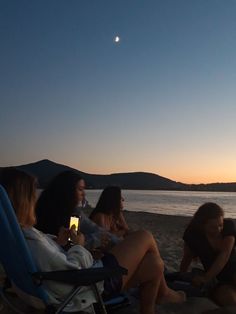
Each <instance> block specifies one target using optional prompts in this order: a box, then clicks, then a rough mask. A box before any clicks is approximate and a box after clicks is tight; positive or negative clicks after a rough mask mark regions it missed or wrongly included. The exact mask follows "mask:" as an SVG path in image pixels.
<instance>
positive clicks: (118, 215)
mask: <svg viewBox="0 0 236 314" xmlns="http://www.w3.org/2000/svg"><path fill="white" fill-rule="evenodd" d="M123 202H124V198H123V197H122V195H121V189H120V188H119V187H118V186H108V187H106V188H105V189H104V190H103V192H102V194H101V196H100V198H99V200H98V202H97V205H96V207H95V209H94V210H93V211H92V213H91V215H90V219H91V220H93V221H94V222H95V223H96V224H98V225H99V226H100V227H103V228H105V229H106V230H107V231H109V232H111V233H113V234H115V235H116V236H118V237H124V236H125V235H126V234H127V233H128V232H129V227H128V225H127V223H126V221H125V217H124V214H123V212H122V211H123Z"/></svg>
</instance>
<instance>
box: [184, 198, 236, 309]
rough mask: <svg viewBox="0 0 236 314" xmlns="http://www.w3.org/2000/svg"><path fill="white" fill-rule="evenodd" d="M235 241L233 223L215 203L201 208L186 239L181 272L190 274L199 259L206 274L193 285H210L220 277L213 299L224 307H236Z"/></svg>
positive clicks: (235, 232)
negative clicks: (193, 262)
mask: <svg viewBox="0 0 236 314" xmlns="http://www.w3.org/2000/svg"><path fill="white" fill-rule="evenodd" d="M235 237H236V229H235V225H234V222H233V220H232V219H224V211H223V209H222V208H221V207H220V206H218V205H217V204H215V203H205V204H203V205H202V206H200V207H199V209H198V210H197V211H196V213H195V214H194V216H193V218H192V220H191V222H190V224H189V225H188V227H187V228H186V230H185V232H184V236H183V239H184V252H183V258H182V261H181V265H180V271H181V272H185V271H187V270H188V267H189V266H190V264H191V262H192V260H193V259H194V258H195V257H199V259H200V261H201V263H202V265H203V267H204V269H205V273H204V274H203V275H198V276H196V277H195V278H194V279H193V283H195V285H202V284H206V283H208V282H210V281H211V280H212V279H214V278H215V277H216V278H217V279H218V281H219V285H218V286H217V287H216V288H215V289H214V290H213V291H212V296H213V299H214V300H215V302H217V303H218V304H220V305H231V304H236V250H235Z"/></svg>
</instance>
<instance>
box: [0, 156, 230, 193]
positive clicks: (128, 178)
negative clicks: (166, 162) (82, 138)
mask: <svg viewBox="0 0 236 314" xmlns="http://www.w3.org/2000/svg"><path fill="white" fill-rule="evenodd" d="M16 167H17V168H19V169H22V170H24V171H27V172H29V173H31V174H32V175H34V176H35V177H37V179H38V182H39V186H40V188H45V186H47V184H48V182H49V181H50V180H51V179H52V178H53V177H54V176H55V175H57V174H58V173H60V172H62V171H65V170H72V171H76V172H78V173H79V174H80V175H81V177H82V178H84V179H85V181H86V184H87V188H88V189H103V188H104V187H106V186H108V185H118V186H120V187H121V188H122V189H126V190H169V191H207V192H209V191H211V192H236V182H230V183H209V184H186V183H182V182H176V181H174V180H171V179H169V178H165V177H162V176H159V175H157V174H154V173H148V172H130V173H114V174H109V175H97V174H89V173H85V172H82V171H80V170H78V169H74V168H71V167H68V166H66V165H62V164H58V163H55V162H53V161H51V160H48V159H43V160H40V161H37V162H34V163H30V164H25V165H19V166H16ZM1 168H2V167H1ZM1 168H0V170H1Z"/></svg>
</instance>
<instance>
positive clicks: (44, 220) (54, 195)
mask: <svg viewBox="0 0 236 314" xmlns="http://www.w3.org/2000/svg"><path fill="white" fill-rule="evenodd" d="M81 179H82V178H81V176H80V175H79V174H78V173H77V172H75V171H71V170H68V171H63V172H61V173H59V174H58V175H57V176H55V177H54V178H53V179H52V181H51V182H50V183H49V185H48V187H47V188H46V189H45V190H44V191H43V192H42V193H41V195H40V197H39V199H38V201H37V203H36V215H37V225H36V227H37V228H38V229H39V230H41V231H43V232H44V233H50V234H54V235H57V234H58V231H59V229H60V227H62V226H64V227H68V226H69V220H70V216H71V215H72V213H73V211H74V209H75V208H76V206H77V202H78V200H77V197H76V188H77V183H78V182H79V181H80V180H81Z"/></svg>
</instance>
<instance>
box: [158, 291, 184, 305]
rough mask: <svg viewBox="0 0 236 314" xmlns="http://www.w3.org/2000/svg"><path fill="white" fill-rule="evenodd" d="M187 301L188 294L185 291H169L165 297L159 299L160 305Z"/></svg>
mask: <svg viewBox="0 0 236 314" xmlns="http://www.w3.org/2000/svg"><path fill="white" fill-rule="evenodd" d="M185 301H186V294H185V292H184V291H174V290H172V289H168V290H167V293H166V294H165V295H162V296H161V297H160V298H158V304H165V303H183V302H185Z"/></svg>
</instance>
